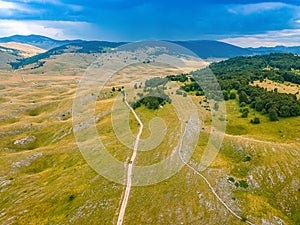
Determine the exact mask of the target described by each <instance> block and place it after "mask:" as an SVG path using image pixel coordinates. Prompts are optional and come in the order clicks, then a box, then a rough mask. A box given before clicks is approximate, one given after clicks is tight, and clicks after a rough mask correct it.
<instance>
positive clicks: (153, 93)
mask: <svg viewBox="0 0 300 225" xmlns="http://www.w3.org/2000/svg"><path fill="white" fill-rule="evenodd" d="M168 80H169V79H168V78H160V77H154V78H151V79H149V80H147V81H146V82H145V88H144V92H146V94H143V93H138V97H139V99H138V100H137V101H135V102H133V103H131V106H132V108H133V109H136V108H139V107H141V106H142V105H144V106H145V107H147V108H148V109H153V110H155V109H159V107H160V106H163V105H165V104H166V103H171V102H172V100H171V98H170V97H169V96H168V95H167V94H166V93H165V92H164V89H165V87H164V86H165V85H166V84H167V82H168Z"/></svg>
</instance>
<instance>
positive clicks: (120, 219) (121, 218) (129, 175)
mask: <svg viewBox="0 0 300 225" xmlns="http://www.w3.org/2000/svg"><path fill="white" fill-rule="evenodd" d="M126 98H127V95H126V92H124V103H125V104H126V105H127V107H128V108H129V109H130V110H131V112H132V113H133V115H134V116H135V118H136V120H137V121H138V122H139V124H140V129H139V133H138V135H137V137H136V142H135V144H134V148H133V154H132V156H131V159H130V162H129V165H128V170H127V176H126V178H127V182H126V189H125V193H124V197H123V201H122V205H121V208H120V212H119V217H118V222H117V225H122V224H123V221H124V215H125V211H126V207H127V203H128V199H129V195H130V190H131V185H132V178H133V174H132V168H133V164H134V160H135V158H136V155H137V149H138V145H139V141H140V137H141V135H142V132H143V128H144V124H143V123H142V121H141V119H140V118H139V117H138V115H137V114H136V112H135V111H134V109H133V108H132V107H131V106H130V105H129V103H128V102H127V99H126Z"/></svg>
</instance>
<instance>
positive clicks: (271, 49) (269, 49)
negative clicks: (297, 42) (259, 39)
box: [247, 46, 300, 54]
mask: <svg viewBox="0 0 300 225" xmlns="http://www.w3.org/2000/svg"><path fill="white" fill-rule="evenodd" d="M247 49H248V50H249V51H252V52H253V53H254V54H269V53H283V52H285V53H287V52H290V53H294V54H300V46H292V47H286V46H276V47H259V48H247Z"/></svg>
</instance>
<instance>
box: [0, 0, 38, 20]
mask: <svg viewBox="0 0 300 225" xmlns="http://www.w3.org/2000/svg"><path fill="white" fill-rule="evenodd" d="M34 11H35V10H33V9H31V8H29V7H28V6H26V5H24V4H21V3H15V2H7V1H3V0H0V14H1V15H2V16H13V15H14V14H16V13H20V12H21V13H26V14H31V13H34Z"/></svg>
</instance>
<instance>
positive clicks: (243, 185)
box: [239, 180, 249, 188]
mask: <svg viewBox="0 0 300 225" xmlns="http://www.w3.org/2000/svg"><path fill="white" fill-rule="evenodd" d="M239 186H240V187H242V188H247V187H249V185H248V183H247V181H245V180H240V181H239Z"/></svg>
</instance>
